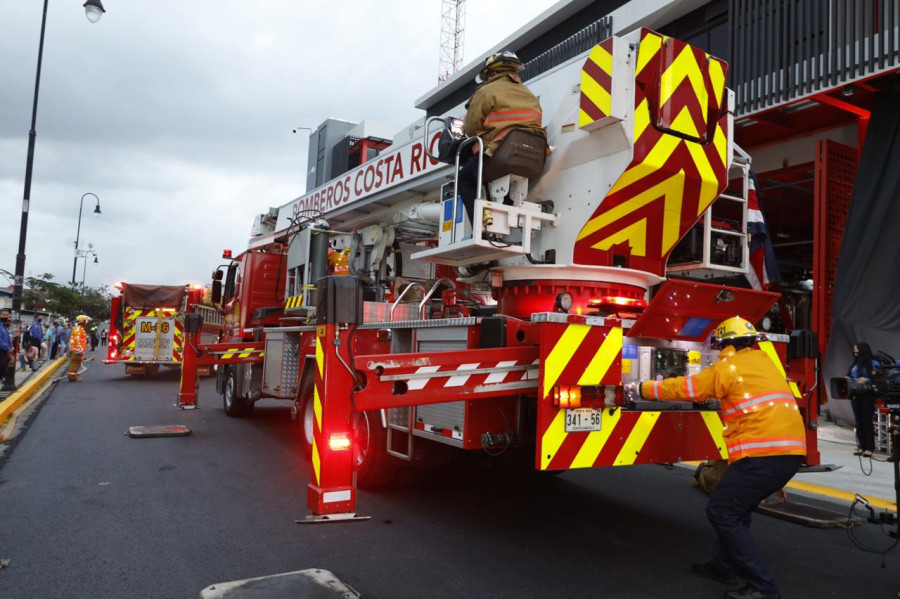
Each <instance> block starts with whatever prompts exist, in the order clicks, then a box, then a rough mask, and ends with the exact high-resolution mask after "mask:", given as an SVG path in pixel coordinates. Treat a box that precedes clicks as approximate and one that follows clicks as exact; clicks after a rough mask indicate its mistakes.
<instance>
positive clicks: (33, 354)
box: [19, 344, 40, 372]
mask: <svg viewBox="0 0 900 599" xmlns="http://www.w3.org/2000/svg"><path fill="white" fill-rule="evenodd" d="M39 355H40V353H39V352H38V348H37V347H36V346H35V345H33V344H30V345H27V346H26V345H24V344H23V345H22V349H20V350H19V365H20V368H19V370H21V371H22V372H24V371H25V369H26V368H30V369H31V371H32V372H34V371H35V370H37V369H38V367H39V366H40V365H39V363H38V356H39Z"/></svg>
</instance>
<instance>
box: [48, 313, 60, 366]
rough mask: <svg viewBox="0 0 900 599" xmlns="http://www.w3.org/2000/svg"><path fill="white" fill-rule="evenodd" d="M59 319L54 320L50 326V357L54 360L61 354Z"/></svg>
mask: <svg viewBox="0 0 900 599" xmlns="http://www.w3.org/2000/svg"><path fill="white" fill-rule="evenodd" d="M59 331H60V326H59V321H58V320H54V321H53V326H52V327H50V359H51V360H53V359H55V358H56V357H57V356H58V355H59Z"/></svg>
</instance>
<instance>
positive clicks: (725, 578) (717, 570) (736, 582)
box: [691, 560, 744, 587]
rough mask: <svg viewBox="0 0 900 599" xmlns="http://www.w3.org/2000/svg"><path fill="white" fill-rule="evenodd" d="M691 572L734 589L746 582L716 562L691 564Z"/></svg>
mask: <svg viewBox="0 0 900 599" xmlns="http://www.w3.org/2000/svg"><path fill="white" fill-rule="evenodd" d="M691 572H693V573H694V574H696V575H697V576H702V577H703V578H709V579H711V580H715V581H718V582H721V583H723V584H727V585H729V586H733V587H736V586H740V585H742V584H744V581H743V580H741V579H740V578H738V576H737V575H736V574H734V573H732V572H728V571H726V570H725V569H723V568H722V567H721V566H720V565H719V564H718V563H716V561H715V560H712V561H709V562H706V563H705V564H691Z"/></svg>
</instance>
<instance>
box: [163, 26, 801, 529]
mask: <svg viewBox="0 0 900 599" xmlns="http://www.w3.org/2000/svg"><path fill="white" fill-rule="evenodd" d="M726 75H727V65H726V64H725V63H724V62H723V61H721V60H719V59H717V58H715V57H713V56H710V55H708V54H706V53H705V52H703V51H702V50H700V49H698V48H695V47H692V46H690V45H688V44H685V43H683V42H681V41H679V40H677V39H673V38H670V37H666V36H663V35H660V34H658V33H656V32H654V31H652V30H649V29H646V28H641V29H637V30H634V31H633V32H631V33H628V34H627V35H624V36H610V37H608V38H607V39H605V40H603V41H601V42H600V43H599V44H597V45H595V46H594V47H593V48H592V49H590V50H589V51H587V52H585V53H582V54H580V55H579V56H577V57H574V58H572V59H570V60H568V61H567V62H564V63H563V64H562V65H560V66H558V67H556V68H553V69H551V70H549V71H547V72H545V73H542V74H540V75H538V76H535V77H534V78H532V79H530V80H528V85H529V87H530V89H531V90H532V91H533V92H534V93H535V95H537V96H538V97H539V99H540V102H541V104H542V107H543V111H544V123H543V124H544V126H545V128H546V131H547V140H546V143H548V144H549V146H550V147H551V150H552V151H551V152H547V151H545V147H544V145H543V144H544V143H545V142H544V140H543V139H542V138H541V137H540V136H536V137H528V136H527V135H526V136H524V137H522V138H521V139H519V140H518V141H517V142H516V145H515V147H511V148H507V150H504V146H501V147H500V148H499V149H498V150H497V152H496V153H495V155H494V157H493V158H492V160H491V161H490V163H489V168H485V169H483V170H484V172H480V173H479V175H480V177H481V180H482V181H483V182H484V186H483V189H484V191H482V192H481V195H480V197H478V198H477V199H476V200H475V210H474V214H473V218H472V219H471V221H470V220H469V219H468V218H467V217H466V214H465V210H464V209H463V206H462V204H461V202H460V201H459V200H458V199H457V198H458V195H457V189H456V184H457V182H456V178H455V173H456V172H457V171H456V170H454V169H455V168H457V164H443V163H441V162H440V161H438V160H437V159H436V154H437V152H438V146H439V140H440V138H441V136H442V135H444V134H445V133H444V132H443V131H442V130H448V131H449V130H451V129H452V122H450V121H447V120H446V119H447V117H452V116H457V117H458V116H461V114H462V112H463V111H464V108H463V107H462V106H458V107H456V109H455V110H451V111H448V112H447V114H442V115H435V116H434V117H431V118H429V119H426V120H425V122H424V123H423V124H422V126H421V127H420V128H419V129H420V130H421V131H422V133H420V134H419V135H422V137H418V135H417V136H416V138H412V136H410V139H408V140H407V142H406V143H403V142H402V141H397V140H395V143H394V146H393V147H391V148H388V150H387V151H386V152H385V153H383V154H381V155H379V156H378V157H376V158H374V159H372V160H369V161H368V162H364V163H362V164H361V165H359V166H358V167H356V168H355V169H352V170H350V171H348V172H347V173H345V174H343V175H341V176H340V177H338V178H336V179H333V180H332V181H330V182H328V183H326V184H325V185H323V186H321V187H319V188H317V189H315V190H313V191H312V192H310V193H308V194H306V195H304V196H301V197H299V198H297V199H296V200H294V201H292V202H290V203H288V204H286V205H284V206H282V207H280V208H278V209H272V210H270V211H269V213H267V214H264V215H260V216H259V217H257V220H256V223H255V225H254V236H253V237H252V238H251V241H250V246H249V248H248V249H247V250H246V251H244V252H243V253H241V254H240V255H238V256H236V257H232V256H231V254H230V252H228V251H226V254H225V256H224V257H225V258H226V259H227V260H228V261H227V263H226V264H225V265H224V266H222V267H220V268H219V269H218V270H217V271H216V272H215V273H214V282H213V295H214V297H215V299H216V300H219V301H221V303H222V305H223V306H224V309H225V322H224V335H223V339H222V341H221V342H219V343H215V344H202V343H200V342H199V340H198V339H197V336H196V334H197V331H199V330H200V329H199V327H200V322H199V319H198V318H196V317H191V316H190V315H188V316H187V318H186V322H185V326H186V330H187V341H186V346H187V347H186V349H185V363H184V369H183V372H182V381H181V388H180V393H179V405H180V406H181V407H183V408H194V407H196V406H197V380H196V377H195V376H194V369H195V368H196V367H197V366H200V365H210V364H215V365H216V366H217V381H216V383H217V391H218V392H219V393H221V394H222V395H223V401H224V407H225V411H226V412H227V413H228V414H229V415H233V416H244V415H248V414H249V413H250V412H251V411H252V409H253V406H254V403H255V402H256V401H257V400H259V399H261V398H278V399H283V400H287V401H291V402H292V405H293V410H292V415H293V416H294V417H295V418H296V420H297V422H298V423H299V424H300V431H301V437H302V439H303V445H304V448H305V450H306V451H307V452H308V454H309V455H310V457H311V459H310V461H311V465H312V477H311V482H310V484H309V487H308V495H307V505H308V507H309V509H310V510H311V512H312V513H313V516H311V518H312V519H314V520H315V519H332V520H337V519H344V518H353V517H355V511H356V499H357V495H356V489H357V484H359V485H364V484H378V483H383V482H385V481H386V480H389V478H390V476H391V474H392V472H393V470H394V469H395V468H396V466H397V464H402V463H403V462H413V463H415V462H423V461H424V462H427V461H428V460H436V459H442V457H445V456H446V455H447V453H448V452H454V451H465V450H474V451H479V452H485V453H489V454H492V455H494V454H497V453H500V452H504V451H525V452H532V453H533V456H534V457H533V465H534V468H535V469H536V470H539V471H560V470H566V469H570V468H596V467H601V466H626V465H636V464H668V463H674V462H680V461H688V460H706V459H722V458H725V457H726V448H725V445H724V443H723V440H722V421H721V419H720V416H719V413H718V411H717V409H716V408H717V402H715V401H714V400H711V401H709V402H706V403H703V404H691V403H689V402H685V403H677V402H676V403H668V402H667V403H665V404H660V403H658V402H643V401H629V400H628V398H626V397H623V392H622V389H623V385H624V384H627V383H629V382H632V381H637V380H641V379H652V378H655V377H660V376H663V377H664V376H672V375H683V374H689V373H694V372H697V371H699V369H701V368H703V367H705V366H707V365H709V364H711V363H712V362H713V361H715V359H716V356H715V354H714V353H712V352H710V350H709V349H708V346H707V344H706V343H705V341H706V340H707V338H708V335H709V333H710V331H711V329H712V328H713V327H714V326H715V325H716V324H718V323H719V322H720V321H721V320H724V319H725V318H728V317H730V316H734V315H738V314H739V315H741V316H743V317H744V318H746V319H748V320H750V321H752V322H757V321H759V320H760V319H761V318H762V317H763V315H764V314H765V313H766V312H767V311H768V310H769V308H770V307H771V306H772V305H773V303H774V302H775V301H776V299H777V294H774V293H770V292H765V291H753V290H750V289H746V288H741V287H738V286H733V285H723V284H721V280H722V279H723V277H724V278H727V277H732V278H737V277H740V276H741V275H742V274H744V273H746V272H747V268H748V249H747V234H746V229H747V189H748V170H749V158H748V157H747V156H746V154H744V153H743V152H742V151H741V150H740V148H738V147H737V146H736V145H735V144H734V143H733V141H732V124H733V113H732V106H733V94H732V92H731V91H730V90H729V89H727V88H726V85H725V81H726ZM516 137H521V136H515V135H513V134H510V135H509V136H508V138H507V140H505V141H504V145H507V144H510V143H511V141H510V140H511V139H513V138H516ZM475 141H476V139H468V140H464V141H463V142H462V147H461V148H460V149H458V150H457V153H456V155H455V160H456V161H458V156H459V155H460V154H462V153H464V152H469V153H471V152H472V145H471V144H473V143H474V142H475ZM548 154H549V156H548ZM503 155H507V156H508V159H502V158H501V156H503ZM472 159H477V160H481V156H479V155H477V154H476V155H475V157H473V158H472ZM480 170H481V169H480ZM725 223H730V224H728V225H726V224H725ZM683 238H684V239H685V240H687V241H682V243H686V242H690V243H695V242H696V241H697V240H698V239H699V240H700V241H701V242H702V243H701V244H700V245H699V246H697V247H698V248H699V249H698V250H697V251H694V250H692V249H691V248H688V249H687V250H679V251H678V252H676V254H677V255H679V256H682V257H684V256H686V257H687V258H683V261H682V262H681V263H677V264H676V263H675V261H674V260H670V256H671V255H672V254H673V251H674V250H676V249H677V248H678V247H679V240H682V239H683ZM695 249H696V248H695ZM726 250H727V251H726ZM726 256H727V259H726V258H725V257H726ZM667 262H668V263H667ZM759 347H760V348H762V349H764V350H765V351H766V352H767V353H768V354H769V355H770V357H771V358H772V360H773V361H775V363H776V364H778V366H779V368H782V369H783V370H784V371H785V375H786V376H787V377H788V378H789V380H790V381H791V385H792V388H793V389H794V392H795V396H796V398H797V402H798V405H799V407H800V409H801V411H802V413H803V416H804V419H805V422H806V423H807V425H808V426H807V430H808V441H809V454H808V456H807V463H808V464H810V465H814V464H817V463H818V461H819V454H818V451H817V446H816V437H815V428H816V417H817V406H816V405H815V400H814V399H813V395H812V394H811V393H810V390H811V388H812V387H813V386H814V385H815V373H814V359H813V358H814V355H815V352H814V349H813V348H814V347H815V342H814V341H811V339H810V335H809V334H808V333H807V332H803V331H797V332H792V333H791V334H790V335H771V336H769V338H768V339H763V340H760V342H759Z"/></svg>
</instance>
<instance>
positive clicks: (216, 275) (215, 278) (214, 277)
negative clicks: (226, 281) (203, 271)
mask: <svg viewBox="0 0 900 599" xmlns="http://www.w3.org/2000/svg"><path fill="white" fill-rule="evenodd" d="M223 274H224V273H223V272H222V271H221V270H219V269H216V270H214V271H213V274H212V280H213V281H221V280H222V275H223Z"/></svg>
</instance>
